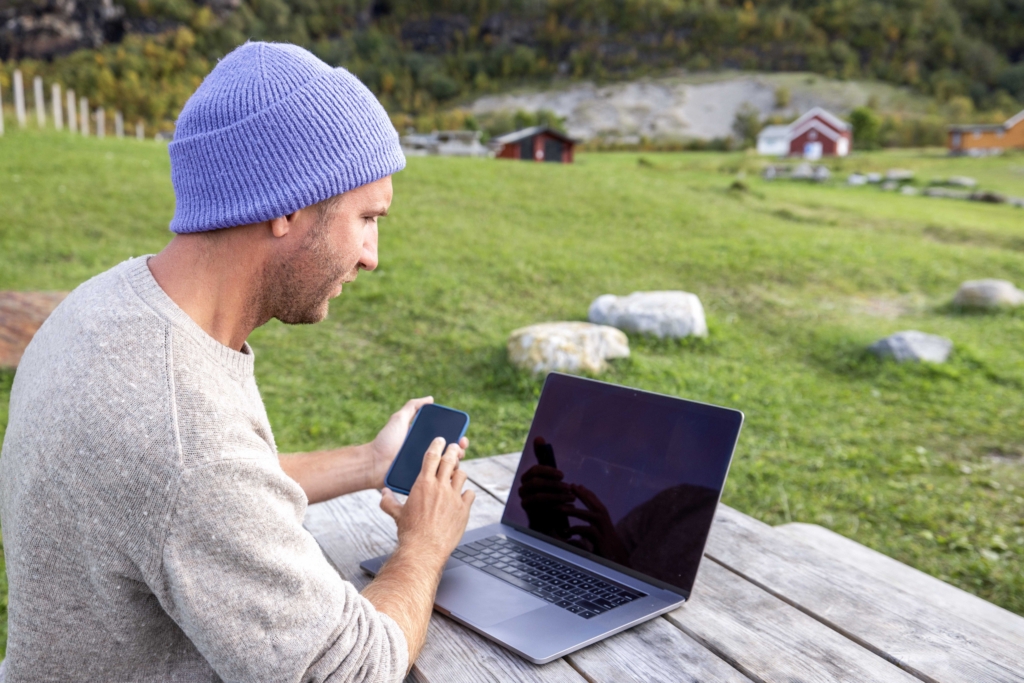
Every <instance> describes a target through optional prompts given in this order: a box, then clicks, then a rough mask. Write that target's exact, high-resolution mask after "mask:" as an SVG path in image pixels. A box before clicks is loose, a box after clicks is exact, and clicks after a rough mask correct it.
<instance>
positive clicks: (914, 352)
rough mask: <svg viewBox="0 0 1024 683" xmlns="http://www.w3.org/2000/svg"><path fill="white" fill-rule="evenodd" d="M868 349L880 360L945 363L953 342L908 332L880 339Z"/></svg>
mask: <svg viewBox="0 0 1024 683" xmlns="http://www.w3.org/2000/svg"><path fill="white" fill-rule="evenodd" d="M868 349H869V350H870V351H871V352H872V353H874V354H875V355H876V356H879V357H880V358H893V359H895V360H896V361H897V362H899V363H905V362H907V361H926V362H928V363H945V362H946V359H948V358H949V354H950V353H952V351H953V342H952V340H950V339H946V338H945V337H939V336H938V335H934V334H925V333H924V332H917V331H916V330H908V331H906V332H897V333H896V334H892V335H889V336H888V337H886V338H884V339H879V340H878V341H876V342H875V343H874V344H872V345H871V346H869V347H868Z"/></svg>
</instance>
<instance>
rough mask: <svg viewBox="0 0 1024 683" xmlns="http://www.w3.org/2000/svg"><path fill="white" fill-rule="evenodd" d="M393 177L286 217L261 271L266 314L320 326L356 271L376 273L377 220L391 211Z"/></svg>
mask: <svg viewBox="0 0 1024 683" xmlns="http://www.w3.org/2000/svg"><path fill="white" fill-rule="evenodd" d="M391 197H392V188H391V177H390V176H387V177H385V178H381V179H380V180H378V181H376V182H372V183H369V184H367V185H363V186H361V187H357V188H355V189H354V190H349V191H348V192H346V193H345V194H343V195H341V196H339V197H334V198H332V199H328V200H326V201H324V202H321V203H320V204H317V205H315V206H311V207H307V208H305V209H302V210H301V211H297V212H296V213H295V214H293V215H292V217H289V223H290V226H289V231H288V234H287V235H285V236H284V238H283V239H282V238H278V239H280V241H279V242H277V241H275V245H274V251H275V253H274V255H273V257H272V259H271V260H270V263H268V266H267V268H266V269H265V271H264V278H263V285H264V291H265V292H266V297H267V298H266V299H265V301H264V305H265V306H266V313H267V314H268V315H269V316H270V317H273V318H277V319H278V320H280V321H281V322H283V323H287V324H290V325H299V324H308V323H318V322H320V321H321V320H323V319H324V318H326V317H327V310H328V304H329V302H330V300H331V299H333V298H334V297H336V296H338V295H339V294H341V289H342V285H343V284H344V283H346V282H352V281H353V280H355V279H356V276H357V275H358V274H359V271H360V270H363V269H365V270H373V269H374V268H376V267H377V219H378V218H380V217H381V216H386V215H387V212H388V207H389V206H391Z"/></svg>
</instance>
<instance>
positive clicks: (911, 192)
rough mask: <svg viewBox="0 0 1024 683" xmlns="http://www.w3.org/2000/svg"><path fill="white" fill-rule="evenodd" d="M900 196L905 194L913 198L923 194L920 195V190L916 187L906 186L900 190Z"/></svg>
mask: <svg viewBox="0 0 1024 683" xmlns="http://www.w3.org/2000/svg"><path fill="white" fill-rule="evenodd" d="M900 194H905V195H908V196H911V197H913V196H915V195H918V194H921V193H920V191H919V190H918V189H917V188H916V187H914V186H913V185H904V186H903V187H902V188H901V189H900Z"/></svg>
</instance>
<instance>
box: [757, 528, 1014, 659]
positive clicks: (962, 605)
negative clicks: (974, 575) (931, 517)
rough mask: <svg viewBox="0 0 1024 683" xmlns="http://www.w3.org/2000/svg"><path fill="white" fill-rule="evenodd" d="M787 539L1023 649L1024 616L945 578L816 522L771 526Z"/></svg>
mask: <svg viewBox="0 0 1024 683" xmlns="http://www.w3.org/2000/svg"><path fill="white" fill-rule="evenodd" d="M774 528H775V529H776V530H777V531H779V532H782V533H783V534H786V535H787V536H789V537H791V538H797V539H799V540H801V541H803V542H804V543H807V544H808V545H811V546H813V547H814V548H816V549H817V550H819V551H821V552H823V553H827V554H829V555H831V556H832V557H838V558H841V559H842V561H843V563H844V564H848V565H852V566H854V567H856V568H857V569H859V570H861V571H862V572H864V573H865V574H867V575H868V576H871V577H873V578H875V579H877V580H879V581H884V582H886V583H889V584H892V585H894V586H896V587H897V588H899V589H901V590H903V591H905V592H907V593H909V594H911V595H913V596H915V597H917V598H918V599H920V600H924V601H927V602H930V603H931V604H933V605H935V606H936V607H941V608H942V609H944V610H946V611H947V612H953V613H954V614H958V615H959V616H960V617H961V618H963V619H965V620H966V621H969V622H971V623H972V624H976V625H978V626H981V627H983V628H986V629H988V630H989V631H991V632H992V633H995V634H998V635H1001V636H1003V637H1004V638H1006V639H1007V640H1010V641H1012V642H1014V643H1015V644H1016V647H1017V648H1018V650H1020V651H1024V617H1020V616H1018V615H1016V614H1014V613H1013V612H1010V611H1008V610H1005V609H1003V608H1002V607H999V606H998V605H994V604H992V603H991V602H989V601H987V600H982V599H981V598H979V597H978V596H976V595H971V594H970V593H968V592H967V591H964V590H960V589H959V588H957V587H956V586H952V585H950V584H948V583H946V582H945V581H941V580H939V579H937V578H935V577H934V576H931V575H929V574H925V573H924V572H922V571H919V570H917V569H914V568H913V567H910V566H907V565H905V564H903V563H902V562H899V561H897V560H894V559H892V558H891V557H889V556H888V555H883V554H882V553H880V552H878V551H877V550H872V549H871V548H868V547H867V546H863V545H861V544H860V543H857V542H856V541H854V540H851V539H849V538H846V537H845V536H842V535H840V534H837V533H836V532H834V531H831V530H829V529H826V528H825V527H823V526H818V525H817V524H800V523H793V524H783V525H781V526H777V527H774Z"/></svg>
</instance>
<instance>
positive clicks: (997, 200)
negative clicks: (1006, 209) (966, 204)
mask: <svg viewBox="0 0 1024 683" xmlns="http://www.w3.org/2000/svg"><path fill="white" fill-rule="evenodd" d="M969 199H970V200H971V201H975V202H986V203H988V204H1005V203H1006V195H1004V194H999V193H998V192H991V191H989V190H984V191H980V192H972V193H971V196H970V197H969Z"/></svg>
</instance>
